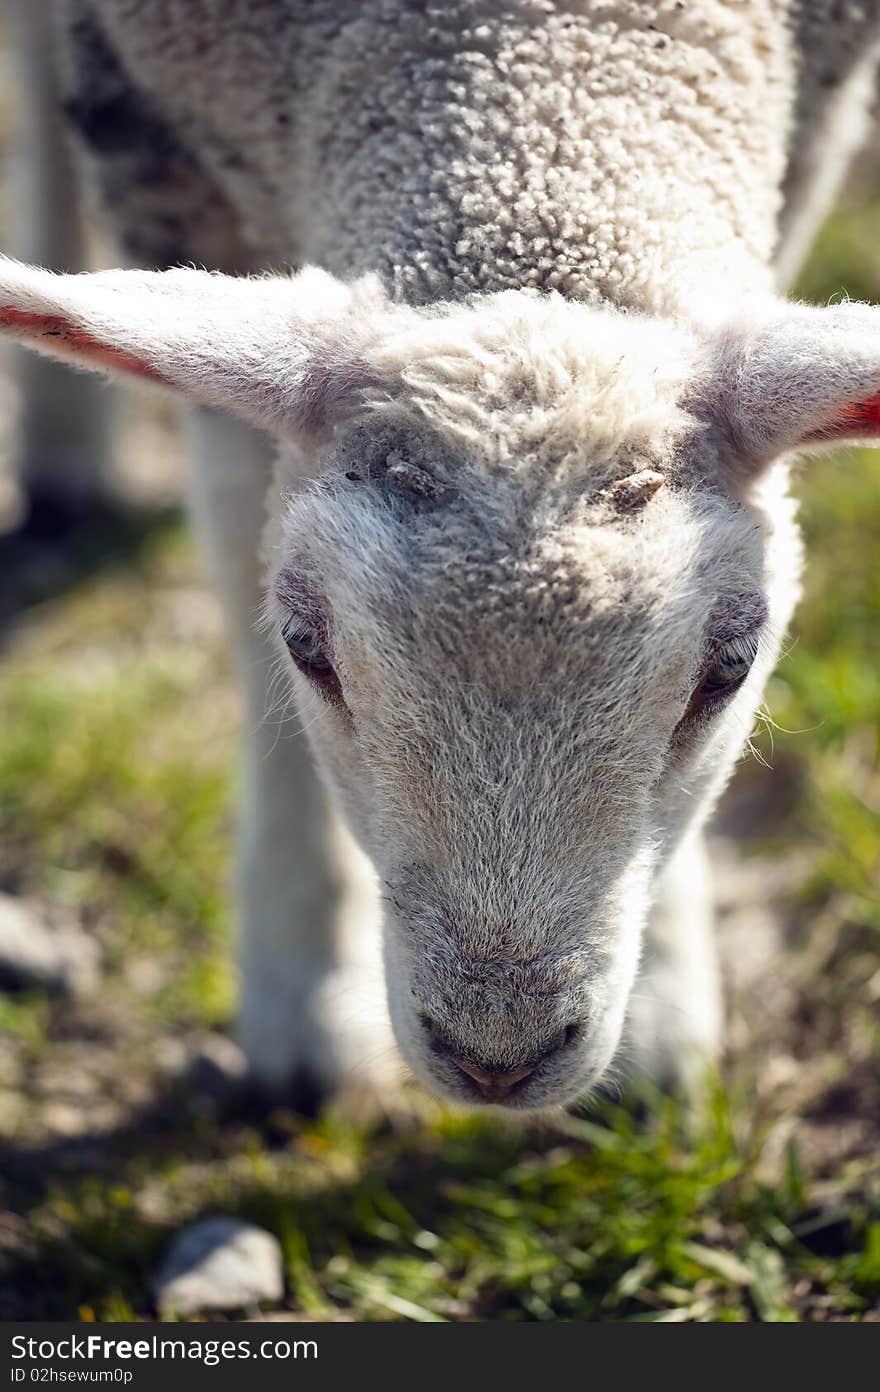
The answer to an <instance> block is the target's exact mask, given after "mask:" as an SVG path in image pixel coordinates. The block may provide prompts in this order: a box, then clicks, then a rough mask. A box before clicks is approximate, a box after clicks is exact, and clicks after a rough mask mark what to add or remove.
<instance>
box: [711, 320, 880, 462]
mask: <svg viewBox="0 0 880 1392" xmlns="http://www.w3.org/2000/svg"><path fill="white" fill-rule="evenodd" d="M713 358H714V364H713V368H712V371H711V377H712V386H711V387H710V397H711V405H710V413H711V415H712V417H713V418H714V420H715V422H716V423H717V424H718V425H720V426H721V428H722V430H723V432H724V434H725V435H726V436H727V437H728V438H729V440H730V441H731V443H732V445H733V454H734V461H735V468H736V469H737V471H738V472H740V473H742V474H744V475H745V476H746V477H748V476H749V475H750V474H753V473H755V472H757V471H758V470H760V469H761V468H763V467H765V466H766V465H767V464H770V463H772V461H773V460H774V459H776V458H778V457H779V456H780V455H781V454H784V453H785V452H786V451H789V450H815V449H820V448H826V449H827V448H830V447H831V446H833V445H837V444H842V443H847V442H849V443H856V444H864V445H880V308H874V307H872V306H870V305H863V304H842V305H835V306H833V307H831V308H828V309H813V308H810V307H808V306H806V305H785V306H780V308H779V312H778V313H777V314H776V315H775V316H774V317H773V318H771V319H770V320H769V321H763V322H760V323H758V324H753V325H751V326H750V327H747V328H740V327H737V328H735V329H728V330H727V331H726V332H725V333H724V334H723V335H722V336H721V339H720V340H719V342H718V343H717V344H716V352H715V353H714V354H713Z"/></svg>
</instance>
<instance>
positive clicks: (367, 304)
mask: <svg viewBox="0 0 880 1392" xmlns="http://www.w3.org/2000/svg"><path fill="white" fill-rule="evenodd" d="M0 328H3V329H5V330H6V331H7V332H9V333H10V334H11V335H13V336H14V337H17V338H19V339H23V340H24V341H26V342H28V343H30V344H31V345H32V346H34V347H37V348H38V349H40V350H42V351H45V352H48V353H51V354H54V355H57V356H61V357H65V358H68V359H73V360H75V361H76V362H79V363H81V364H82V365H85V366H90V367H93V368H97V369H98V370H100V371H110V372H120V373H128V374H134V375H136V376H137V377H140V378H146V379H148V380H151V381H155V382H159V383H161V384H163V385H164V386H167V387H173V388H175V389H177V390H178V391H181V392H183V393H185V394H186V395H188V396H190V397H191V398H193V399H194V400H196V401H199V402H206V403H209V404H213V405H221V406H224V407H226V408H227V409H229V410H232V411H234V412H236V413H238V414H239V415H241V416H243V417H244V418H245V419H247V420H249V421H252V422H254V423H256V424H258V425H261V426H263V427H264V428H266V429H269V430H271V431H272V432H273V433H274V434H275V436H276V438H278V439H279V441H281V445H282V448H281V456H280V463H281V477H280V480H279V486H278V487H277V488H275V489H273V493H272V502H273V505H274V515H273V523H272V526H271V529H270V535H269V538H268V542H269V554H270V557H271V559H272V568H273V576H272V581H271V588H270V599H269V603H268V608H267V621H268V622H269V624H270V625H271V626H272V627H273V629H274V632H275V633H276V635H277V640H278V644H279V651H280V652H281V653H282V654H283V655H284V661H285V663H287V664H288V665H289V666H290V668H291V670H292V672H293V679H294V681H295V683H296V689H295V694H296V700H297V703H298V706H299V713H300V715H301V717H302V722H303V724H304V726H305V727H306V728H307V729H308V731H309V737H310V739H311V741H312V744H313V746H314V749H315V752H316V755H317V758H318V760H319V762H320V764H321V766H322V767H323V769H324V771H325V773H326V775H327V778H328V780H329V782H330V784H331V785H332V786H333V787H334V788H335V790H336V792H337V794H338V798H339V801H340V803H341V804H342V806H343V807H344V808H345V810H346V812H347V815H348V819H349V821H350V823H351V825H352V827H353V828H354V830H355V831H356V833H357V835H358V836H359V838H360V839H361V841H362V843H363V845H364V847H365V848H366V849H367V851H368V852H369V853H370V855H371V856H372V858H373V861H374V864H375V867H376V870H377V872H378V875H379V878H380V881H381V883H382V885H383V887H384V897H385V900H386V907H387V912H386V916H385V928H384V931H385V955H386V961H387V979H388V992H389V998H390V1002H391V1012H392V1016H393V1021H394V1025H395V1029H396V1032H397V1037H398V1040H399V1042H400V1046H401V1049H402V1050H403V1052H404V1054H405V1056H406V1057H407V1059H408V1060H409V1062H410V1063H411V1065H412V1067H413V1068H414V1070H415V1071H416V1072H417V1074H418V1075H419V1076H420V1077H421V1078H423V1079H424V1081H425V1082H426V1083H428V1084H429V1086H432V1087H433V1088H435V1089H437V1090H439V1091H441V1092H444V1093H446V1094H447V1095H449V1096H452V1097H454V1098H457V1099H460V1100H463V1101H473V1102H486V1101H489V1102H500V1103H503V1104H504V1105H506V1106H509V1107H513V1108H529V1107H547V1106H551V1105H554V1104H559V1103H562V1102H564V1101H566V1100H568V1099H570V1098H572V1097H574V1096H576V1095H578V1094H580V1093H581V1092H582V1091H583V1090H584V1089H585V1088H586V1087H588V1086H589V1085H590V1083H591V1082H593V1081H594V1080H595V1079H596V1078H597V1077H598V1076H600V1074H601V1073H602V1071H603V1070H604V1069H605V1068H606V1067H607V1065H608V1063H609V1060H610V1059H611V1057H612V1055H613V1053H614V1051H615V1048H616V1047H617V1044H618V1042H619V1039H620V1034H621V1028H622V1025H623V1020H624V1014H625V1010H626V1005H627V997H628V995H629V992H630V989H631V985H632V980H633V975H634V972H635V967H636V963H637V958H638V952H639V938H640V932H641V927H642V922H643V919H644V916H645V912H646V909H647V906H648V904H649V902H650V899H651V894H652V890H653V886H654V881H655V877H656V873H657V870H658V869H659V867H660V866H661V865H662V864H663V861H664V859H665V858H666V857H667V856H668V855H669V854H670V853H671V852H672V850H673V849H674V847H675V845H676V843H677V842H678V841H679V840H680V839H681V837H682V835H683V834H684V832H685V831H686V829H687V828H688V826H689V825H693V824H694V823H695V822H698V821H700V820H701V819H703V818H704V817H705V816H706V815H707V813H708V811H709V809H710V808H711V805H712V802H713V799H714V797H715V796H716V795H717V793H718V792H719V791H720V789H721V787H722V786H723V784H724V782H725V780H726V778H727V775H728V773H729V770H730V767H731V764H732V762H733V760H734V758H735V757H736V753H737V751H738V749H739V747H740V745H741V743H742V741H743V740H744V739H745V738H746V737H747V735H748V732H749V728H750V725H751V721H752V718H753V714H754V710H755V707H756V705H757V701H758V699H759V696H760V692H761V689H762V687H763V683H764V680H765V678H766V676H767V674H768V672H769V669H770V666H771V664H772V662H773V660H774V658H775V655H776V652H777V649H778V643H779V638H780V635H781V633H782V632H783V631H784V628H785V625H786V622H787V619H788V616H789V613H790V610H791V607H792V604H793V602H794V599H795V595H796V589H797V576H798V569H799V551H798V544H797V539H796V533H795V530H794V527H793V520H792V509H791V506H790V504H789V502H788V501H787V498H786V496H785V468H784V459H785V457H786V455H787V454H788V453H789V452H791V451H792V450H797V449H802V448H808V449H817V448H820V447H822V446H824V445H827V444H831V443H837V442H839V441H842V440H853V441H865V442H868V443H876V442H877V438H878V436H880V322H878V313H877V311H876V310H872V309H869V308H867V307H865V306H859V305H841V306H834V307H831V308H828V309H825V310H811V309H805V308H803V307H801V306H795V305H785V304H782V303H781V302H778V301H774V300H768V301H767V302H766V303H764V304H762V305H760V306H758V307H755V306H754V305H752V306H751V307H750V308H749V309H748V311H747V312H746V311H743V312H742V313H741V314H740V316H739V318H734V319H733V320H729V321H727V322H724V323H720V324H719V323H715V324H713V325H711V326H710V325H706V324H703V325H696V324H694V323H691V322H688V321H684V320H682V321H681V322H676V323H670V322H667V321H663V320H659V319H655V318H652V317H651V316H647V315H644V316H642V315H625V314H621V313H615V312H609V311H601V310H597V309H594V308H590V307H588V306H586V305H584V304H580V303H577V302H570V301H564V300H562V299H561V298H560V297H559V296H556V295H547V296H540V295H535V294H531V293H528V292H524V291H523V292H519V291H508V292H504V293H502V294H497V295H487V296H482V297H475V298H474V299H473V300H470V301H468V302H465V303H462V304H454V305H441V306H435V307H433V308H432V309H430V310H415V309H412V308H405V307H401V306H394V305H389V304H388V303H387V301H386V300H385V299H384V297H383V295H382V293H381V291H380V290H378V288H377V287H376V285H375V284H373V283H365V284H364V283H362V284H356V285H354V286H345V285H342V284H340V283H339V282H336V281H333V280H332V279H331V278H330V277H328V276H326V275H323V274H322V273H320V272H314V271H311V272H303V273H301V274H300V275H298V276H296V277H292V278H278V279H271V278H262V279H258V280H254V281H248V280H237V279H229V278H227V277H223V276H218V275H208V274H206V273H203V272H198V271H195V270H178V271H173V272H168V273H165V274H151V273H144V272H111V273H108V274H98V275H95V276H53V275H50V274H48V273H46V272H41V271H38V270H33V269H32V268H28V267H23V266H19V265H17V264H15V263H12V262H5V261H3V262H0ZM286 470H291V471H292V474H293V475H294V477H293V478H290V477H288V476H287V474H286V472H285V471H286ZM304 471H305V475H306V478H307V477H308V475H309V473H311V474H313V475H314V477H315V480H316V481H315V482H313V483H312V484H310V485H309V484H308V483H305V486H303V485H304V482H305V480H304V477H303V473H304ZM293 482H295V484H296V488H295V489H294V490H293V491H292V492H291V490H290V485H291V484H292V483H293ZM291 658H292V659H293V661H292V662H291Z"/></svg>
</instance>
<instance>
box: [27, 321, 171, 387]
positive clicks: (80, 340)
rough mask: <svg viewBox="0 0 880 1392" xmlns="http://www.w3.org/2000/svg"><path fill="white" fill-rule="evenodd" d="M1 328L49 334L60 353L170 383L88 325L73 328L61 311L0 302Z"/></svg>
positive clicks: (98, 365) (113, 370) (99, 365)
mask: <svg viewBox="0 0 880 1392" xmlns="http://www.w3.org/2000/svg"><path fill="white" fill-rule="evenodd" d="M0 328H7V329H13V330H15V329H20V330H23V331H24V332H25V333H26V334H27V335H29V336H33V337H34V338H51V339H53V340H54V341H53V343H52V351H53V352H56V353H58V354H59V356H63V357H70V358H72V359H73V360H74V361H76V360H80V361H84V362H88V363H92V364H93V365H94V366H95V367H106V368H107V369H108V370H109V371H111V372H127V373H129V374H131V375H133V376H135V377H146V378H148V379H149V380H150V381H152V382H161V383H163V384H164V385H165V386H170V385H171V384H170V383H169V382H168V381H167V379H166V378H165V377H163V376H162V374H161V373H160V372H157V371H156V369H155V368H154V367H152V366H151V365H150V363H147V362H144V360H143V359H142V358H139V357H138V356H137V355H136V354H135V353H129V352H128V351H127V349H125V348H114V347H112V346H111V345H108V344H106V343H102V342H101V341H100V339H97V338H95V336H94V335H93V334H90V333H89V332H88V330H87V329H79V328H76V327H75V326H74V325H73V324H71V323H70V322H69V320H67V319H65V318H63V317H62V315H60V314H36V313H34V312H33V311H32V310H26V309H16V308H15V306H14V305H0Z"/></svg>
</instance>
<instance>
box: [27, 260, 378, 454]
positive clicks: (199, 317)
mask: <svg viewBox="0 0 880 1392" xmlns="http://www.w3.org/2000/svg"><path fill="white" fill-rule="evenodd" d="M350 298H351V293H350V291H349V290H348V288H347V287H346V286H344V285H342V284H341V282H339V281H336V280H334V279H333V278H332V277H331V276H329V275H325V274H324V272H322V271H317V270H305V271H301V272H300V273H299V274H298V275H295V276H291V277H282V276H272V277H265V278H261V279H244V278H242V279H239V278H237V277H234V276H224V275H220V274H218V273H214V272H208V271H198V270H193V269H178V270H170V271H100V272H95V273H88V274H83V275H56V274H54V273H53V272H51V271H44V270H40V269H38V268H35V267H32V266H24V265H21V264H20V263H19V262H16V261H11V260H9V259H7V258H5V257H4V258H0V329H2V330H3V331H4V332H6V333H7V334H9V335H11V336H12V337H13V338H17V339H19V340H20V341H22V342H23V343H26V344H28V345H29V346H30V347H32V348H36V349H37V350H38V351H40V352H43V353H48V354H50V355H51V356H53V357H58V358H63V359H65V360H66V361H68V362H72V363H73V364H75V365H77V366H80V367H84V368H91V369H94V370H96V371H98V372H105V373H110V374H119V373H121V374H123V375H129V376H135V377H140V378H143V379H145V380H147V381H151V382H156V383H160V384H161V385H163V386H166V387H171V388H173V389H174V390H176V391H179V392H182V393H183V394H184V395H185V396H187V397H190V398H192V399H193V400H195V401H198V402H201V403H203V404H206V405H212V406H221V407H225V408H227V409H229V410H231V411H233V412H235V413H236V414H237V415H240V416H243V417H245V418H246V419H247V420H250V421H251V422H252V423H253V424H255V425H260V426H263V427H265V428H267V429H270V430H278V429H283V428H284V427H291V426H293V427H296V426H301V427H307V426H309V425H310V424H314V423H315V422H316V419H317V417H318V415H319V414H320V412H321V409H322V405H323V402H322V396H323V389H324V387H325V385H326V383H325V381H324V380H323V377H322V372H321V370H320V369H319V368H316V355H317V356H318V357H320V356H321V354H320V349H321V346H322V344H323V343H324V341H325V340H326V338H327V336H328V328H329V330H330V332H331V333H332V326H333V321H334V320H335V319H338V318H339V317H340V316H342V315H344V313H345V310H346V308H347V306H348V304H349V301H350Z"/></svg>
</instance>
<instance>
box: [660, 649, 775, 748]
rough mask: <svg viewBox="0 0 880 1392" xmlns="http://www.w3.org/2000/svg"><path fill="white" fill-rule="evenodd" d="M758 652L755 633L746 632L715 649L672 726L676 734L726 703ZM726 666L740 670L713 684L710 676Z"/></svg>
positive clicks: (737, 689)
mask: <svg viewBox="0 0 880 1392" xmlns="http://www.w3.org/2000/svg"><path fill="white" fill-rule="evenodd" d="M757 654H758V640H757V636H756V635H755V634H746V635H745V636H744V637H740V638H735V639H733V640H732V641H730V642H729V643H727V644H726V645H725V646H724V647H720V648H716V650H715V651H714V653H713V654H712V656H711V657H710V658H709V660H708V661H707V662H706V664H705V666H704V667H703V670H702V673H701V675H700V678H699V681H698V682H697V684H696V686H695V687H694V689H693V691H692V692H691V696H690V700H689V701H688V705H687V709H686V710H685V713H684V715H683V716H682V717H681V719H680V720H679V722H678V724H677V726H676V727H675V733H676V734H679V733H680V732H681V731H682V730H683V729H686V728H688V727H691V726H692V725H693V724H694V722H696V721H700V720H705V719H708V718H710V717H711V715H712V714H713V713H714V711H715V709H716V708H718V707H720V706H722V705H726V704H727V702H728V700H730V699H731V698H732V697H733V696H735V695H736V693H737V691H739V689H740V687H741V686H743V684H744V683H745V682H746V680H747V679H748V675H749V672H750V671H751V670H752V666H753V664H754V661H755V658H756V657H757ZM725 665H726V666H727V667H728V668H741V671H739V672H738V673H737V674H736V675H735V676H734V677H733V679H732V680H729V681H724V680H721V681H719V682H717V683H713V681H712V677H713V675H714V674H716V673H717V672H718V671H719V670H721V669H723V668H724V666H725Z"/></svg>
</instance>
